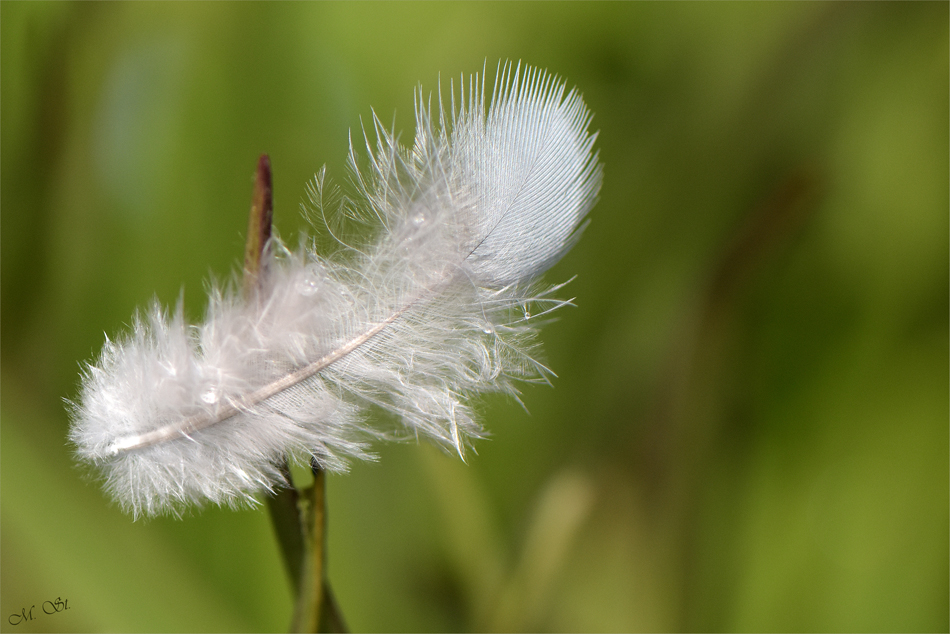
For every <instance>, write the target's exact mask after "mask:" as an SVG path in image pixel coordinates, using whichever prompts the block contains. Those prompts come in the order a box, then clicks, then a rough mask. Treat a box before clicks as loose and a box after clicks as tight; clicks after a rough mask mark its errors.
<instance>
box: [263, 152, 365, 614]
mask: <svg viewBox="0 0 950 634" xmlns="http://www.w3.org/2000/svg"><path fill="white" fill-rule="evenodd" d="M272 220H273V189H272V186H271V169H270V158H268V156H267V155H266V154H262V155H261V157H260V159H258V161H257V171H256V172H255V175H254V194H253V197H252V202H251V213H250V217H249V219H248V227H247V244H246V247H245V251H244V295H245V297H247V298H248V299H250V298H252V297H254V295H255V294H256V292H257V290H258V289H259V286H260V284H261V282H262V279H263V278H262V277H261V275H260V273H261V264H262V261H263V260H264V252H265V249H266V248H267V242H268V240H269V239H270V235H271V223H272ZM310 466H311V469H312V470H313V486H311V487H308V488H306V489H304V490H302V491H300V490H298V489H297V488H296V487H295V486H294V485H293V478H292V476H291V474H290V467H289V465H288V463H287V461H286V460H284V462H283V464H282V465H281V466H280V469H281V472H282V473H283V475H284V479H285V480H286V481H287V483H288V488H286V489H281V490H279V491H277V492H276V493H275V494H274V495H272V496H268V498H267V507H268V509H269V510H270V515H271V520H272V521H273V523H274V530H275V531H276V533H277V539H278V542H279V543H280V550H281V554H282V555H283V558H284V565H285V566H286V568H287V574H289V575H290V580H291V583H292V585H293V590H294V614H293V620H292V621H291V631H292V632H345V631H346V625H345V623H344V621H343V618H342V616H341V614H340V610H339V608H338V607H337V604H336V600H335V599H334V598H333V593H332V592H331V591H330V586H329V584H328V583H327V581H326V565H325V562H326V476H325V474H324V472H323V469H321V468H320V467H319V465H317V463H316V462H315V461H311V465H310Z"/></svg>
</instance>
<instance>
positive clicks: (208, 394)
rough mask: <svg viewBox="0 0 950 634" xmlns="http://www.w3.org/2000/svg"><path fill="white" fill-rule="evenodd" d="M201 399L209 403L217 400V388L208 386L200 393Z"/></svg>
mask: <svg viewBox="0 0 950 634" xmlns="http://www.w3.org/2000/svg"><path fill="white" fill-rule="evenodd" d="M201 400H202V401H204V402H205V403H207V404H208V405H211V404H213V403H217V402H218V390H216V389H215V388H213V387H209V388H208V389H207V390H205V391H204V392H202V393H201Z"/></svg>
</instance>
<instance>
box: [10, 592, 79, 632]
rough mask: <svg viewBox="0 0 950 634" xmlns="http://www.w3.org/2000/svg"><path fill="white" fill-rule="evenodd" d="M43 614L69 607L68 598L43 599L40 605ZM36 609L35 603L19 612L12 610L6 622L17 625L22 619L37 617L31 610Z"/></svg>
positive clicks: (27, 619) (53, 612)
mask: <svg viewBox="0 0 950 634" xmlns="http://www.w3.org/2000/svg"><path fill="white" fill-rule="evenodd" d="M40 608H41V609H42V610H43V613H44V614H56V613H57V612H62V611H63V610H68V609H69V599H66V600H65V601H63V599H62V598H61V597H56V600H55V601H43V604H42V605H41V606H40ZM35 609H36V605H35V604H34V605H32V606H31V607H30V609H29V610H27V609H26V608H23V609H22V610H20V612H14V613H13V614H11V615H10V617H9V618H8V619H7V622H8V623H9V624H10V625H19V624H20V623H23V622H24V621H32V620H33V619H34V618H38V617H39V613H37V614H36V615H35V616H34V614H33V610H35Z"/></svg>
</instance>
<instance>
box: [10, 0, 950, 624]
mask: <svg viewBox="0 0 950 634" xmlns="http://www.w3.org/2000/svg"><path fill="white" fill-rule="evenodd" d="M948 21H950V20H948V5H947V3H920V4H918V3H900V4H887V3H881V4H864V3H854V4H852V3H846V4H835V3H830V4H825V3H778V4H772V3H766V4H759V3H742V4H728V3H727V4H720V3H714V4H691V3H669V4H667V3H661V4H654V3H634V4H623V3H610V4H598V3H584V4H574V3H558V4H543V3H527V4H521V3H510V4H494V3H484V4H483V3H479V4H469V3H457V4H438V3H425V4H411V3H410V4H375V3H362V4H334V3H314V4H310V3H293V4H270V3H263V4H257V3H234V4H232V3H200V4H191V3H168V4H165V3H161V4H152V3H101V4H100V3H28V2H23V3H21V2H3V3H0V100H2V103H0V130H2V143H0V168H2V169H0V221H2V227H0V240H2V243H0V256H2V261H0V275H2V278H0V281H2V298H0V306H2V314H0V321H2V333H0V355H2V374H0V380H2V401H0V417H2V423H0V470H2V473H0V476H2V477H0V487H2V488H0V539H2V541H0V557H2V560H0V575H2V578H0V610H2V614H0V617H2V618H0V630H2V631H9V632H39V631H63V632H68V631H128V632H134V631H155V632H159V631H283V630H285V629H286V627H287V625H288V624H289V621H290V610H291V602H290V593H289V584H288V582H287V580H286V578H285V574H284V571H283V569H282V564H281V561H280V559H279V555H278V551H277V546H276V542H275V539H274V536H273V533H272V529H271V527H270V523H269V518H268V516H267V514H266V511H265V510H253V511H237V512H235V511H230V510H222V509H217V508H207V509H204V510H201V511H196V512H195V513H194V515H193V516H191V517H187V518H185V519H184V520H182V521H178V520H171V519H158V520H152V521H149V522H134V523H133V522H132V521H131V519H130V518H128V517H126V516H124V515H122V514H121V513H120V512H119V511H118V510H117V509H116V508H115V506H114V505H112V504H111V503H110V502H109V500H107V499H106V498H105V497H104V496H103V494H102V492H101V490H100V489H99V487H98V485H97V484H96V482H95V481H94V480H93V479H90V478H89V477H88V476H87V474H85V473H84V472H83V470H82V469H79V468H77V467H76V466H75V465H74V464H73V460H72V458H71V455H70V449H69V447H68V446H67V445H66V441H65V437H66V433H67V429H68V418H67V413H66V410H65V408H64V402H63V399H64V398H70V397H74V396H75V394H76V388H77V382H78V375H79V369H80V362H82V361H85V360H91V359H93V358H94V357H95V355H96V354H98V351H99V350H100V348H101V346H102V343H103V341H104V337H105V335H106V334H108V335H109V336H113V335H116V334H118V333H121V332H122V331H123V330H124V329H125V328H126V327H127V325H128V323H129V321H130V318H131V315H132V313H133V311H134V310H135V309H136V307H140V306H143V305H144V304H146V303H147V302H148V301H149V300H150V299H151V298H152V297H157V298H158V299H159V300H160V301H162V302H164V303H166V304H174V303H175V302H176V301H177V300H178V298H179V296H181V297H183V299H184V302H185V309H186V314H188V315H189V316H191V318H193V319H198V318H200V316H201V315H202V311H203V309H204V280H206V279H208V277H209V276H214V277H217V278H224V277H226V276H228V275H229V274H230V272H231V271H232V270H234V268H235V267H236V266H237V264H238V262H239V259H240V258H241V256H242V253H243V240H244V238H243V235H244V232H245V230H246V222H247V211H248V209H249V205H250V193H251V175H252V173H253V169H254V166H255V161H256V159H257V156H258V155H259V154H260V153H262V152H267V153H269V154H270V156H271V160H272V164H273V166H274V186H275V223H276V226H277V228H278V229H279V231H280V233H281V235H283V236H284V237H285V238H289V241H290V242H291V243H296V240H297V238H296V235H297V234H298V232H300V231H307V230H308V226H307V225H306V223H305V222H304V221H303V220H302V219H301V216H300V214H299V211H298V209H299V204H300V202H301V201H303V200H304V198H305V184H306V182H307V181H308V180H309V179H310V178H312V176H313V173H314V172H315V171H316V170H317V169H319V168H320V166H321V165H323V164H324V163H326V164H327V166H328V170H329V173H330V174H331V175H332V176H333V177H334V180H335V181H336V182H337V183H344V184H345V183H346V181H347V174H346V170H345V161H344V159H345V155H346V152H347V147H348V145H347V144H348V134H349V133H350V131H352V132H353V134H354V138H359V136H360V134H361V133H360V126H361V122H368V121H369V118H370V116H371V108H373V109H375V111H376V112H377V113H378V114H379V115H380V118H381V119H382V120H383V121H385V122H390V121H393V122H394V124H395V127H396V129H397V130H400V131H401V132H402V138H403V140H404V141H408V140H409V139H411V137H412V133H413V121H412V89H413V88H414V87H415V86H416V85H417V84H418V83H419V82H421V83H422V85H423V86H424V87H425V89H427V90H435V89H436V88H437V85H438V82H439V79H440V77H441V81H442V83H443V86H445V84H447V83H448V80H449V79H450V78H453V77H458V75H459V74H460V73H471V72H474V71H480V70H481V69H482V67H483V66H484V65H486V64H487V67H488V69H489V76H491V75H492V74H493V71H494V68H495V65H496V63H497V61H498V60H505V59H512V60H523V61H524V62H525V63H528V64H531V65H537V66H541V67H545V68H547V69H549V70H551V71H552V72H555V73H557V74H559V75H560V76H562V77H564V78H566V80H567V82H568V83H569V84H570V85H576V86H578V88H579V89H580V90H581V91H582V92H583V94H584V97H585V99H586V101H587V104H588V105H589V107H590V109H591V110H592V111H593V112H594V113H595V118H594V122H593V127H594V128H595V129H599V130H600V138H599V140H598V147H599V149H600V153H601V159H602V161H603V162H604V164H605V180H604V186H603V190H602V195H601V200H600V202H599V204H598V205H597V207H596V208H595V209H594V211H593V213H592V223H591V225H590V227H589V228H588V229H587V231H586V233H585V235H584V237H583V239H582V240H581V241H580V243H579V244H578V245H577V247H575V248H574V250H573V251H572V252H571V253H570V254H569V255H568V256H567V257H566V258H565V259H564V260H563V261H562V262H561V263H560V264H558V265H557V267H555V268H554V269H553V270H552V271H551V272H550V273H548V274H547V279H548V280H549V281H552V282H554V281H563V280H565V279H568V278H570V277H571V276H573V275H575V274H576V275H577V279H576V280H575V281H573V282H572V283H571V284H570V285H569V286H568V287H567V289H566V290H565V291H564V292H566V293H568V294H569V295H570V296H576V302H575V303H576V304H577V308H572V309H566V310H564V311H562V312H561V314H560V315H559V321H557V322H556V323H554V324H552V325H551V326H549V327H547V328H546V330H545V332H544V333H543V336H542V339H543V341H544V346H545V351H546V352H545V354H546V361H547V363H548V364H549V365H550V367H552V368H553V369H554V370H555V371H556V372H557V374H558V378H557V379H556V380H555V381H554V387H553V388H547V387H541V386H534V385H530V386H525V388H524V394H523V400H524V403H525V405H526V407H527V410H528V411H529V412H530V415H529V414H526V413H525V411H524V410H523V409H522V408H521V407H520V406H519V405H518V404H517V403H514V402H511V401H509V400H505V399H498V398H488V399H485V400H484V402H483V403H482V404H481V406H480V412H481V413H482V418H483V420H484V422H485V424H486V426H487V428H488V429H489V430H490V432H491V434H492V438H491V439H490V440H486V441H483V442H480V443H479V444H478V446H477V450H478V455H472V456H471V457H470V459H469V464H467V465H465V464H462V463H461V462H460V461H459V460H458V459H457V458H452V457H451V456H446V455H443V454H442V453H441V452H439V451H438V450H436V449H433V448H432V447H429V446H425V445H411V444H409V445H395V446H380V447H379V453H380V460H379V461H378V462H377V463H372V464H355V465H353V468H352V470H351V472H350V473H349V474H346V475H338V476H332V477H330V479H329V496H330V525H329V531H330V533H329V546H330V550H329V557H330V563H329V565H330V578H331V582H332V584H333V586H334V589H335V591H336V593H337V596H338V599H339V602H340V604H341V607H342V609H343V612H344V614H345V616H346V618H347V620H348V621H349V625H350V627H351V628H352V629H353V630H355V631H364V630H367V631H454V630H459V631H466V630H507V631H521V630H527V631H638V630H651V631H667V630H712V631H715V630H742V631H746V630H763V631H792V630H796V631H818V630H825V631H947V630H948V629H950V622H948V612H950V598H948V597H950V583H948V577H950V563H948V562H950V552H948V541H950V538H948V535H950V510H948V508H950V502H948V498H950V491H948V481H950V471H948V470H950V466H948V453H950V449H948V447H950V438H948V414H950V411H948V383H950V371H948V365H950V357H948V343H950V342H948V312H950V298H948V287H950V279H948V264H950V253H948V235H950V220H948V219H950V213H948V208H950V193H948V192H950V188H948V183H950V179H948V174H950V159H948V156H950V146H948V138H950V129H948V119H950V105H948V94H950V82H948V75H950V70H948V59H950V45H948ZM444 90H447V87H445V88H444ZM393 113H395V118H393ZM310 230H311V231H312V229H310ZM57 597H61V598H63V599H68V601H69V610H68V611H64V612H61V613H58V614H54V615H45V614H42V612H41V605H42V604H43V602H44V601H54V600H55V599H56V598H57ZM34 605H35V609H34V616H35V617H36V618H35V619H34V620H33V621H29V622H26V623H22V624H20V625H17V626H13V625H11V623H10V621H9V619H8V617H9V616H10V615H12V614H20V613H21V610H23V609H25V610H27V611H29V610H30V607H31V606H34Z"/></svg>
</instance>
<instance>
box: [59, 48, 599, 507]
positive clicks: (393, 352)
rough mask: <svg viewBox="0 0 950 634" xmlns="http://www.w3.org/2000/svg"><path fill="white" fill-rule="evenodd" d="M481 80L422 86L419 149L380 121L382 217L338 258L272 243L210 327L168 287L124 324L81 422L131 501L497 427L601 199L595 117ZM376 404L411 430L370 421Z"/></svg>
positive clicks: (514, 83)
mask: <svg viewBox="0 0 950 634" xmlns="http://www.w3.org/2000/svg"><path fill="white" fill-rule="evenodd" d="M463 81H464V80H463ZM483 82H484V79H483V78H480V77H479V76H478V75H475V76H471V77H469V79H468V89H467V90H466V89H465V87H464V85H463V86H462V88H461V91H460V99H459V101H458V103H456V100H455V91H454V90H453V91H452V103H451V106H450V107H448V108H445V107H443V106H442V104H441V101H440V102H439V106H438V113H437V115H438V116H437V120H435V121H433V116H432V115H433V112H432V108H431V105H429V103H427V101H426V100H425V99H424V98H423V96H422V93H421V90H420V91H419V92H418V93H417V98H416V137H415V141H414V144H413V146H412V148H410V149H407V148H404V147H401V146H400V145H399V144H398V142H397V141H396V139H395V137H394V136H393V134H392V133H390V132H388V131H387V130H385V129H384V128H383V127H382V126H381V125H380V124H379V122H378V120H375V122H374V123H375V127H376V135H377V139H378V140H377V143H376V147H375V149H373V148H369V149H370V152H369V159H370V167H369V169H368V170H364V172H360V171H359V170H358V169H357V168H356V160H355V159H353V169H354V174H355V179H356V182H357V183H358V185H359V188H360V189H361V190H362V191H361V192H360V194H361V196H362V198H363V200H362V202H360V203H358V206H359V209H358V211H360V212H361V213H363V214H365V215H370V216H372V217H374V218H375V219H376V220H377V221H378V223H379V225H380V226H379V229H378V234H377V235H376V238H375V239H374V240H373V241H372V242H371V243H369V244H368V245H365V246H362V247H359V248H357V247H346V248H343V249H340V252H339V253H338V254H336V255H335V256H334V257H332V258H324V257H321V256H320V255H318V254H317V253H315V252H314V250H313V248H301V249H300V250H299V251H297V252H291V251H289V250H287V249H286V248H285V247H283V245H282V244H281V243H279V242H278V241H276V240H275V241H272V242H271V243H270V245H269V248H268V254H267V255H268V260H267V265H266V267H265V268H264V270H263V273H262V275H263V283H262V284H261V285H260V291H259V292H258V293H257V295H255V296H253V297H250V298H245V297H243V296H242V295H241V293H240V292H237V291H236V290H234V289H231V288H227V289H223V290H222V289H212V291H211V296H210V299H209V307H208V313H207V317H206V319H205V321H204V323H203V324H201V325H198V326H191V325H188V324H186V323H185V321H184V319H183V317H182V311H181V308H180V307H179V308H178V310H177V311H175V312H174V313H171V314H169V313H168V312H167V311H165V310H164V309H163V308H161V307H160V306H158V305H156V306H154V307H153V308H152V309H151V310H150V311H148V312H147V313H146V314H145V315H144V316H139V317H136V318H135V320H134V322H133V326H132V332H131V333H130V334H129V335H128V336H127V337H125V338H123V339H121V340H119V341H107V342H106V344H105V347H104V349H103V351H102V355H101V357H100V359H99V360H98V362H97V363H96V364H95V365H90V366H89V367H88V368H87V369H86V372H85V373H84V375H83V381H82V387H81V395H80V397H79V400H78V402H77V403H76V404H74V405H73V425H72V429H71V432H70V439H71V441H72V442H73V443H74V444H75V445H76V447H77V448H78V455H79V456H80V458H81V459H82V460H84V461H88V462H91V463H93V464H95V465H96V466H98V467H99V468H100V469H101V470H102V472H103V475H104V479H105V482H106V484H105V486H106V488H107V489H108V491H109V492H110V493H111V494H112V495H113V496H114V497H115V498H116V499H117V500H118V502H119V503H120V505H121V506H122V507H123V508H124V509H126V510H127V511H130V512H131V513H133V514H135V515H136V516H138V515H154V514H159V513H163V512H172V513H178V512H179V510H180V509H181V508H182V507H183V506H185V505H187V504H191V503H201V502H203V501H205V500H211V501H213V502H216V503H224V504H240V503H246V502H252V501H253V499H254V498H253V496H254V494H255V493H258V492H260V491H262V490H272V489H273V487H275V486H279V485H281V484H284V477H283V475H282V474H281V471H280V466H279V465H281V464H282V463H283V461H284V460H285V459H287V458H294V457H296V458H297V459H304V460H306V459H309V458H310V457H313V458H314V459H315V460H316V462H317V463H319V464H320V465H321V466H322V467H324V468H326V469H329V470H341V469H343V468H345V461H346V459H347V458H351V457H357V458H365V457H368V454H367V453H366V452H367V445H366V442H367V441H368V440H369V439H371V438H372V437H374V436H387V437H396V436H400V435H402V436H406V435H408V436H416V437H418V436H427V437H429V438H432V439H435V440H436V441H438V442H440V443H443V444H444V445H446V446H449V447H453V448H454V449H455V450H456V451H458V453H459V454H460V455H461V454H462V453H463V450H464V446H465V445H466V443H467V442H469V441H470V439H472V438H477V437H479V436H480V435H481V433H482V432H481V427H480V426H479V424H478V423H477V422H476V421H475V419H474V417H473V414H472V410H471V409H470V407H469V405H468V404H467V400H468V399H469V397H471V396H472V395H474V394H476V393H479V392H485V391H503V392H509V393H514V392H515V389H514V386H513V381H514V380H531V379H538V378H542V379H543V378H544V377H545V375H546V374H547V372H548V371H547V370H546V369H545V368H544V367H543V366H541V365H540V364H539V363H537V362H536V361H535V360H533V358H532V356H531V353H532V347H533V343H534V324H535V323H536V322H537V319H536V318H537V316H539V314H543V313H545V312H547V311H548V310H550V309H553V308H556V307H558V306H559V305H561V304H563V302H560V301H557V300H554V299H551V298H550V297H549V292H550V291H551V290H556V289H548V290H547V291H540V292H539V291H538V289H537V288H536V287H534V286H533V284H532V283H533V282H534V281H535V280H536V278H537V276H538V275H540V274H541V273H542V272H543V271H544V270H546V269H547V268H548V267H550V266H551V265H552V264H553V263H554V262H556V261H557V260H558V259H559V258H560V257H561V256H562V255H563V254H564V252H565V251H566V250H567V249H568V248H569V247H570V246H571V244H572V243H573V241H574V240H575V239H576V238H577V236H578V231H579V226H580V224H581V223H582V221H583V219H584V217H585V215H586V214H587V212H588V211H589V210H590V208H591V206H592V205H593V204H594V201H595V199H596V196H597V192H598V190H599V187H600V181H601V167H600V165H599V163H598V162H597V156H596V154H595V153H594V152H593V150H592V146H593V143H594V139H595V137H596V135H594V134H590V133H588V131H587V127H588V124H589V122H590V117H591V115H590V113H589V112H588V110H587V108H586V107H585V105H584V103H583V101H582V99H581V97H580V95H579V94H578V93H577V92H576V91H574V90H571V91H567V90H566V88H565V85H564V84H563V83H562V82H560V81H559V80H557V79H556V78H555V77H552V76H551V75H549V74H548V73H546V72H545V71H541V70H537V69H530V68H526V69H522V68H521V67H520V65H519V66H517V67H511V66H507V65H506V66H505V67H503V68H501V69H500V71H499V73H498V76H497V77H496V80H495V87H494V90H493V92H492V95H491V101H490V105H489V106H488V107H487V109H486V106H485V102H484V101H485V93H484V86H483ZM367 146H369V143H367ZM353 156H355V154H354V153H353V151H352V150H351V157H353ZM322 188H323V175H322V172H321V173H320V174H319V175H318V177H317V180H316V183H315V187H314V188H313V191H312V194H314V195H315V198H319V196H320V195H321V194H322ZM532 307H533V308H534V309H535V311H536V313H538V314H536V315H530V314H529V310H531V309H532ZM372 405H375V406H378V407H380V408H382V409H384V410H388V411H389V412H392V413H393V414H395V416H396V418H397V419H398V421H400V424H398V426H397V427H396V429H391V430H388V431H384V430H382V429H381V428H380V427H379V425H378V424H377V425H373V426H371V425H369V424H368V423H367V420H366V410H367V408H368V407H369V406H372ZM400 430H401V433H400Z"/></svg>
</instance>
